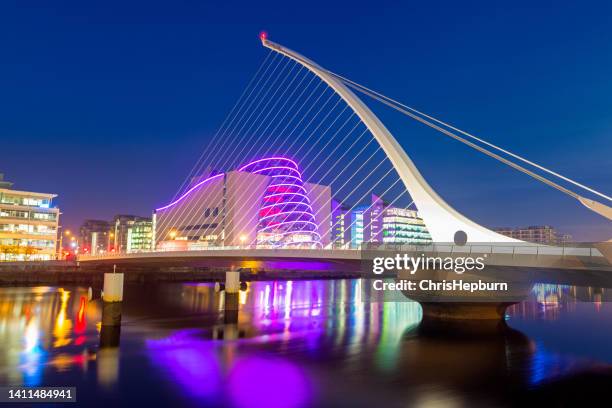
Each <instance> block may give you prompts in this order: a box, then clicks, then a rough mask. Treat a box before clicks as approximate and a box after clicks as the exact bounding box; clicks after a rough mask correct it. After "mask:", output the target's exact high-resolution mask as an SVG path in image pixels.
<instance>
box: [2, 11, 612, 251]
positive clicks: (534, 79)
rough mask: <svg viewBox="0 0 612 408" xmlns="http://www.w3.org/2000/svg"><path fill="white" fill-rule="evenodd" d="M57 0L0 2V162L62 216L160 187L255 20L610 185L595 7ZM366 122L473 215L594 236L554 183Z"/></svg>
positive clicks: (610, 129) (198, 135)
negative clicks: (298, 8)
mask: <svg viewBox="0 0 612 408" xmlns="http://www.w3.org/2000/svg"><path fill="white" fill-rule="evenodd" d="M69 3H71V2H68V3H66V4H62V5H54V7H53V8H49V7H48V6H47V5H45V3H44V2H31V3H28V7H25V6H23V5H3V6H2V13H0V23H2V24H0V33H2V36H1V37H3V38H5V39H8V41H6V42H5V43H4V44H3V45H4V47H3V49H4V50H5V63H3V64H0V82H1V84H2V88H3V98H1V99H0V101H1V103H2V110H1V112H2V113H0V119H1V120H0V134H2V135H3V142H2V153H3V154H2V161H0V173H5V177H6V179H7V180H9V181H12V182H14V183H15V184H14V186H13V187H14V188H16V189H19V190H26V191H41V192H48V193H53V194H58V197H57V199H56V200H55V201H56V202H57V203H58V205H59V207H60V208H61V209H62V213H63V215H62V216H61V218H60V223H61V224H62V225H64V226H65V227H66V228H69V229H72V230H75V231H76V230H78V227H79V225H80V224H81V223H82V222H83V221H84V220H85V219H106V220H111V219H112V217H113V216H114V215H116V214H135V215H140V216H145V217H149V216H151V213H152V211H153V209H155V208H157V207H159V206H160V205H163V204H164V203H167V202H169V201H170V199H171V198H172V196H173V195H174V194H175V192H176V190H177V188H178V186H179V185H180V183H181V182H182V181H183V179H184V178H185V177H186V175H187V173H188V172H189V170H190V169H191V167H192V165H193V163H194V162H195V161H196V159H197V158H198V157H199V155H200V153H201V151H202V150H203V149H204V148H205V147H206V145H207V144H208V143H209V142H210V141H211V138H212V135H213V134H214V132H215V130H216V128H217V127H218V126H219V125H220V124H221V122H222V121H223V118H224V117H225V115H226V114H227V112H228V111H229V110H230V109H231V106H232V105H233V103H234V102H235V100H236V99H237V98H238V96H239V95H240V92H241V90H242V89H243V88H244V86H245V84H246V82H247V81H248V79H249V78H250V77H251V76H252V74H253V73H254V71H255V70H256V68H257V66H258V64H259V63H260V62H261V60H262V58H263V56H264V55H265V53H264V51H263V50H262V48H261V46H260V44H259V42H258V39H257V34H258V33H259V31H260V30H262V29H265V30H267V31H268V32H269V33H270V34H271V37H272V38H274V39H278V41H280V42H282V43H284V44H287V45H290V46H292V47H293V48H295V49H296V50H298V51H303V52H304V53H305V54H307V55H311V56H313V57H314V58H316V60H317V61H318V62H320V63H322V64H324V65H325V66H326V67H328V68H331V69H333V70H334V71H336V72H339V73H341V74H345V75H347V76H348V77H350V78H352V79H355V80H358V81H359V82H361V83H364V84H366V85H368V86H372V87H373V88H375V89H378V90H381V91H383V92H385V93H386V94H388V95H390V96H393V97H395V98H397V99H399V100H401V101H403V102H408V103H410V104H412V105H414V106H416V107H418V108H422V109H423V110H425V111H427V112H430V113H434V114H436V115H437V116H440V117H443V118H444V119H445V120H448V121H450V122H451V123H453V124H457V125H459V126H460V127H462V128H465V129H467V130H470V131H473V132H474V133H476V134H477V135H480V136H483V137H485V138H486V139H488V140H490V141H494V142H495V143H497V144H499V145H502V146H504V147H507V148H509V149H511V150H513V151H516V152H517V153H520V154H523V155H525V156H527V157H528V158H531V159H534V160H535V161H538V162H540V163H544V164H546V165H547V166H548V167H551V168H553V169H555V170H557V171H559V172H560V173H562V174H566V175H568V176H570V177H572V178H575V179H577V180H579V181H580V182H583V183H585V184H587V185H591V186H593V187H595V188H597V189H598V190H600V191H603V192H604V193H610V192H611V191H612V177H610V169H612V154H610V153H611V152H612V137H610V135H611V133H612V114H611V113H610V111H609V106H610V98H611V96H610V95H612V83H610V81H609V80H608V76H609V74H608V73H609V72H610V71H612V55H610V54H609V53H608V52H607V44H609V41H610V39H611V37H612V28H611V27H610V25H609V24H608V23H609V21H607V20H608V19H607V18H606V16H608V15H610V12H612V10H610V8H611V6H610V5H608V4H605V3H602V5H601V7H599V8H589V7H586V6H579V5H563V4H558V5H556V6H555V8H553V9H551V8H542V9H537V8H534V7H533V6H525V7H526V8H523V7H521V6H520V5H511V6H506V5H504V6H503V7H501V6H496V5H494V4H490V3H485V2H482V3H479V4H476V3H475V4H474V5H471V6H465V5H461V6H459V5H455V4H453V3H449V4H448V6H447V7H439V6H436V7H435V9H434V8H431V7H433V6H428V5H424V4H415V5H398V4H395V3H390V4H389V6H388V7H380V4H376V6H375V7H374V6H365V7H361V8H360V7H351V8H347V7H344V6H342V5H326V7H325V10H326V12H327V14H321V13H320V11H321V8H319V7H317V6H316V5H312V6H311V7H309V8H306V9H304V10H303V13H299V12H297V13H296V12H292V13H291V14H288V11H289V10H288V9H287V8H286V6H284V5H283V4H279V5H276V4H273V3H264V4H257V5H254V4H247V3H245V4H244V5H243V7H235V8H221V7H220V6H215V5H209V4H199V5H182V6H179V5H177V7H175V8H173V10H172V12H168V10H167V9H166V8H165V7H164V6H163V5H162V3H161V2H155V1H154V2H147V3H144V2H142V3H139V2H133V3H130V4H129V5H121V6H120V5H119V3H116V4H112V3H111V4H109V5H108V7H104V8H98V7H95V6H93V5H86V4H80V3H77V2H74V3H71V4H69ZM369 7H372V8H369ZM527 11H529V12H527ZM366 28H367V30H365V29H366ZM364 30H365V31H364ZM384 119H385V124H388V126H389V128H390V129H391V131H392V132H393V133H394V135H395V136H396V138H397V139H398V140H399V142H400V143H401V144H402V145H403V146H404V148H405V149H406V150H407V151H408V152H409V154H410V155H411V157H412V158H413V159H414V160H415V162H416V164H417V166H418V167H419V169H420V170H421V171H422V172H423V174H424V176H425V177H426V178H427V180H428V181H429V182H430V183H431V184H432V185H433V186H434V187H435V188H436V190H437V191H438V192H439V193H440V195H442V196H443V197H444V198H445V199H446V200H447V201H449V202H450V203H452V204H453V206H455V207H456V208H457V209H458V210H460V211H461V212H463V213H464V214H465V215H467V216H469V217H470V218H472V219H474V220H475V221H478V222H479V223H481V224H483V225H488V226H491V227H495V226H511V227H520V226H527V225H552V226H554V227H556V228H557V230H559V231H561V232H563V233H569V234H572V235H573V237H574V239H575V240H585V241H588V240H602V239H610V238H612V225H611V223H610V222H608V221H606V220H605V219H604V218H601V217H598V216H596V215H594V214H592V213H591V212H590V211H588V210H587V209H585V208H581V207H580V205H579V204H577V203H576V202H575V201H573V200H571V199H568V198H567V197H565V196H563V195H561V194H559V193H558V192H556V191H554V190H552V189H550V188H548V187H546V186H543V185H540V184H538V183H536V182H533V181H532V180H530V179H529V178H527V177H525V176H523V175H521V174H516V173H514V172H512V171H511V170H508V169H506V168H504V167H503V166H501V165H498V164H497V163H494V162H491V161H490V160H487V159H486V158H482V157H476V156H475V154H474V153H472V152H471V151H467V150H466V149H465V148H464V147H463V146H461V145H459V144H456V143H453V142H449V141H446V140H444V141H440V140H443V139H442V138H440V137H439V136H438V135H436V134H433V133H432V132H430V131H429V130H427V129H424V128H421V127H418V126H415V125H410V126H407V125H405V124H404V123H403V122H402V121H401V120H400V119H398V118H397V117H393V116H389V117H388V118H384ZM243 159H244V161H245V162H247V161H248V160H249V159H251V158H250V157H245V158H243ZM221 170H228V169H221ZM449 173H450V174H449ZM305 178H306V181H309V182H313V183H316V182H317V180H308V174H306V175H305ZM466 183H467V185H466ZM468 187H469V188H468Z"/></svg>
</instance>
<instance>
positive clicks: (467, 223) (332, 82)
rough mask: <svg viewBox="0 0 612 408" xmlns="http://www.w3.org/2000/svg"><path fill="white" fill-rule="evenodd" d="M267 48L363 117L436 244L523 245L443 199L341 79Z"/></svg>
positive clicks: (278, 47)
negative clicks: (460, 235)
mask: <svg viewBox="0 0 612 408" xmlns="http://www.w3.org/2000/svg"><path fill="white" fill-rule="evenodd" d="M261 41H262V43H263V45H264V46H265V47H267V48H269V49H271V50H273V51H276V52H278V53H279V54H282V55H284V56H286V57H288V58H291V59H292V60H294V61H296V62H298V63H299V64H301V65H303V66H304V67H305V68H306V69H308V70H309V71H311V72H312V73H314V74H315V75H316V76H318V77H319V78H320V79H321V80H322V81H324V82H325V83H326V84H327V85H329V86H330V87H331V88H332V89H333V90H334V91H335V92H336V93H337V94H338V95H339V96H340V97H341V98H342V99H343V100H344V101H345V102H346V103H347V104H348V106H350V107H351V109H352V110H353V111H354V112H355V114H357V116H359V118H360V119H361V121H362V122H363V123H364V124H365V125H366V127H367V128H368V129H369V131H370V132H371V133H372V135H373V136H374V138H376V141H377V142H378V143H379V144H380V146H381V148H382V149H383V150H384V152H385V153H386V155H387V157H389V160H390V161H391V164H392V165H393V167H394V168H395V170H396V171H397V173H398V174H399V176H400V178H401V179H402V182H403V183H404V185H405V186H406V189H407V190H408V193H410V196H411V197H412V199H413V200H414V203H415V205H416V207H417V208H418V210H419V213H420V214H421V216H422V217H423V220H424V221H425V225H426V226H427V229H428V230H429V233H430V234H431V236H432V238H433V240H434V242H453V241H454V237H455V233H456V232H457V231H464V232H465V233H466V234H467V239H468V242H522V241H519V240H516V239H513V238H509V237H507V236H505V235H501V234H498V233H496V232H494V231H491V230H489V229H487V228H485V227H483V226H481V225H479V224H476V223H475V222H474V221H472V220H470V219H468V218H466V217H465V216H463V215H462V214H460V213H459V212H457V211H456V210H455V209H454V208H452V207H451V206H450V205H448V203H446V202H445V201H444V200H443V199H442V197H440V196H439V195H438V194H437V193H436V192H435V191H434V190H433V189H432V188H431V186H430V185H429V184H428V183H427V181H425V179H424V178H423V176H422V175H421V173H420V172H419V170H418V169H417V168H416V166H415V165H414V163H413V162H412V160H411V159H410V157H408V155H407V154H406V152H405V151H404V149H403V148H402V147H401V146H400V144H399V143H398V142H397V140H395V138H394V137H393V135H391V133H390V132H389V130H387V128H386V127H385V125H383V123H382V122H381V121H380V119H378V117H376V115H374V113H373V112H372V111H371V110H370V109H369V108H368V107H367V106H366V105H365V104H364V103H363V102H362V101H361V100H360V99H359V98H358V97H357V96H356V95H355V94H354V93H353V92H352V91H351V90H350V89H349V88H348V87H347V86H346V85H344V84H343V83H342V82H341V81H340V80H338V79H337V78H335V77H334V76H333V75H331V74H329V72H328V71H327V70H325V69H324V68H322V67H320V66H319V65H317V64H316V63H314V62H313V61H311V60H309V59H308V58H306V57H304V56H302V55H300V54H298V53H296V52H295V51H292V50H290V49H288V48H285V47H283V46H281V45H279V44H276V43H274V42H272V41H270V40H268V39H267V38H266V37H265V36H262V38H261Z"/></svg>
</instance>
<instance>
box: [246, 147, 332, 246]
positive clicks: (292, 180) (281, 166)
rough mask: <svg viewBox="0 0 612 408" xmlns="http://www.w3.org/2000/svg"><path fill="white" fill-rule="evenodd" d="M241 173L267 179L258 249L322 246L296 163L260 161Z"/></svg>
mask: <svg viewBox="0 0 612 408" xmlns="http://www.w3.org/2000/svg"><path fill="white" fill-rule="evenodd" d="M240 171H244V172H249V173H254V174H261V175H265V176H268V177H269V178H270V182H269V184H268V186H267V187H266V190H265V192H264V194H263V198H262V202H261V207H260V209H259V214H258V215H259V223H258V226H257V246H264V247H267V246H271V247H282V248H288V247H289V248H292V247H321V246H322V243H321V235H320V233H319V231H318V225H317V220H316V218H315V211H314V210H313V207H312V205H311V202H310V198H309V197H308V191H307V190H306V187H305V185H304V182H303V180H302V174H301V173H300V171H299V168H298V165H297V163H296V162H294V161H293V160H291V159H287V158H283V157H273V158H268V159H260V160H256V161H254V162H251V163H249V164H247V165H245V166H243V167H242V168H241V169H240Z"/></svg>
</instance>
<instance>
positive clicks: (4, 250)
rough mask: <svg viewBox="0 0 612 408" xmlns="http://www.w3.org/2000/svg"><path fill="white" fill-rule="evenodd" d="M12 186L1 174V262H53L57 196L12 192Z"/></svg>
mask: <svg viewBox="0 0 612 408" xmlns="http://www.w3.org/2000/svg"><path fill="white" fill-rule="evenodd" d="M12 185H13V184H12V183H10V182H8V181H5V180H4V175H2V174H0V261H26V260H32V261H34V260H37V261H41V260H50V259H56V258H57V251H58V248H57V240H58V223H59V215H60V210H59V209H58V208H56V207H54V205H53V199H54V198H55V197H57V195H55V194H46V193H33V192H30V191H19V190H14V189H12Z"/></svg>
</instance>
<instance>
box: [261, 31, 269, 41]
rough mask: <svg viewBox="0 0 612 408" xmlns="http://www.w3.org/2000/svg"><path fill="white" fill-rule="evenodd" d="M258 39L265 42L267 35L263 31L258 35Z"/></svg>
mask: <svg viewBox="0 0 612 408" xmlns="http://www.w3.org/2000/svg"><path fill="white" fill-rule="evenodd" d="M259 39H260V40H261V41H265V40H267V39H268V33H267V32H265V31H262V32H260V33H259Z"/></svg>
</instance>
